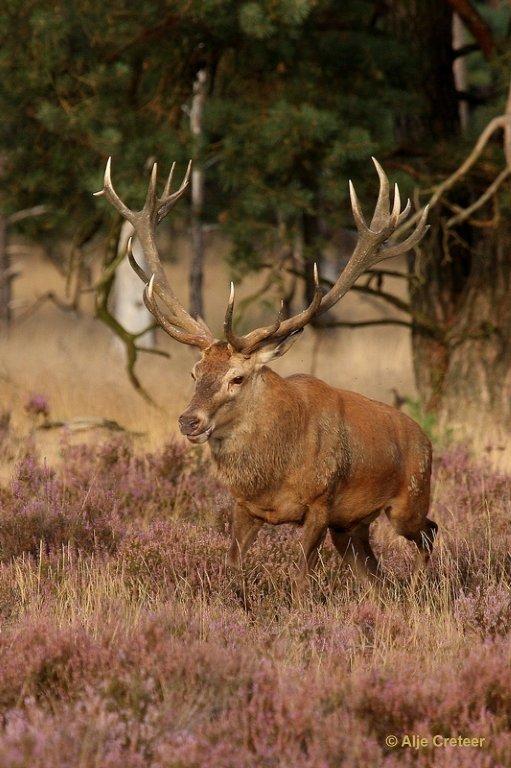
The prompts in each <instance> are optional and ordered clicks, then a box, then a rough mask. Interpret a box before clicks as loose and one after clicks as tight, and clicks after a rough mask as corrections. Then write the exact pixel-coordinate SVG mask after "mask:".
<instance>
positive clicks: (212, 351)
mask: <svg viewBox="0 0 511 768" xmlns="http://www.w3.org/2000/svg"><path fill="white" fill-rule="evenodd" d="M374 164H375V166H376V170H377V172H378V176H379V180H380V189H379V194H378V200H377V203H376V207H375V210H374V214H373V217H372V220H371V223H370V225H369V226H367V224H366V222H365V219H364V216H363V214H362V211H361V208H360V205H359V202H358V199H357V196H356V194H355V190H354V188H353V185H352V184H351V182H350V194H351V205H352V210H353V216H354V219H355V224H356V227H357V230H358V235H359V236H358V242H357V244H356V246H355V248H354V250H353V254H352V256H351V258H350V260H349V262H348V264H347V265H346V267H345V269H344V270H343V271H342V273H341V274H340V276H339V277H338V279H337V281H336V282H335V284H334V285H333V286H332V287H331V288H330V290H329V291H328V292H327V293H325V294H323V292H322V290H321V288H320V286H319V280H318V274H317V269H316V268H315V270H314V271H315V293H314V297H313V299H312V301H311V303H310V305H309V306H308V307H307V308H306V309H304V310H303V311H302V312H299V313H298V314H297V315H295V316H294V317H290V318H287V319H284V317H283V316H282V313H280V314H279V316H278V317H277V318H276V320H275V322H273V323H271V324H270V325H268V326H266V327H264V328H258V329H257V330H254V331H251V332H250V333H247V334H246V335H245V336H238V335H237V334H236V333H235V332H234V330H233V327H232V317H233V309H234V287H233V285H232V284H231V293H230V297H229V302H228V305H227V311H226V315H225V323H224V331H225V339H226V340H225V341H218V340H216V339H215V338H214V336H213V334H212V333H211V331H210V330H209V328H208V327H207V325H206V324H205V323H204V322H203V321H202V320H200V319H199V320H195V319H194V318H192V317H191V316H190V315H189V314H188V312H186V310H185V309H184V307H183V306H182V305H181V304H180V302H179V301H178V299H177V298H176V296H175V294H174V292H173V290H172V288H171V286H170V284H169V282H168V280H167V278H166V276H165V273H164V270H163V268H162V265H161V262H160V258H159V255H158V249H157V245H156V227H157V226H158V224H159V223H160V221H161V220H162V219H163V218H164V217H165V216H166V215H167V213H168V212H169V211H170V209H171V208H172V207H173V206H174V204H175V203H176V202H177V200H178V199H179V198H180V197H181V196H182V195H183V193H184V192H185V190H186V188H187V186H188V181H189V173H190V167H188V171H187V173H186V176H185V178H184V180H183V182H182V184H181V186H180V187H179V189H177V191H175V192H171V179H172V171H171V173H170V176H169V179H168V181H167V184H166V186H165V189H164V191H163V194H162V195H161V197H158V195H157V191H156V183H157V172H156V165H154V166H153V170H152V173H151V180H150V183H149V188H148V191H147V197H146V200H145V204H144V207H143V208H142V210H141V211H132V210H130V209H129V208H127V206H126V205H125V204H124V203H123V202H122V200H121V199H120V198H119V197H118V195H117V193H116V192H115V190H114V187H113V186H112V181H111V176H110V160H109V161H108V163H107V166H106V171H105V177H104V184H103V189H102V190H101V191H100V192H98V193H96V194H99V195H104V196H105V197H106V198H107V200H108V201H109V202H110V203H111V204H112V205H113V206H114V208H116V210H117V211H118V212H119V213H120V214H121V215H122V216H124V217H125V218H126V219H127V220H128V221H129V222H131V224H132V225H133V227H134V230H135V234H136V236H137V237H138V240H139V242H140V245H141V246H142V249H143V253H144V255H145V258H146V261H147V263H148V265H149V267H150V270H151V273H152V275H151V277H150V278H149V277H148V276H147V275H146V274H145V273H144V272H143V271H142V270H141V268H140V267H139V266H138V264H137V263H136V262H135V260H134V259H133V256H132V254H131V253H130V262H131V265H132V267H133V269H134V270H135V271H136V272H137V274H138V275H139V277H140V278H141V279H142V280H143V281H144V282H145V290H144V301H145V304H146V306H147V308H148V309H149V310H150V312H152V314H153V315H154V317H155V318H156V320H157V321H158V323H159V324H160V325H161V327H162V328H163V329H164V330H165V331H166V332H167V333H168V334H169V335H170V336H172V338H173V339H176V341H180V342H182V343H183V344H190V345H192V346H195V347H198V348H199V349H200V350H201V357H200V360H199V361H198V362H197V363H196V365H195V366H194V368H193V370H192V377H193V379H194V380H195V394H194V396H193V398H192V400H191V402H190V404H189V405H188V407H187V408H186V410H185V411H184V412H183V413H182V415H181V416H180V418H179V426H180V429H181V432H182V433H183V435H186V437H187V438H188V440H189V441H190V442H191V443H205V442H209V446H210V449H211V454H212V457H213V460H214V463H215V464H216V467H217V470H218V472H219V475H220V477H221V478H222V479H223V480H224V481H225V483H226V484H227V486H228V487H229V489H230V491H231V493H232V495H233V497H234V500H235V508H234V512H233V524H232V544H231V548H230V552H229V561H230V563H232V564H233V565H234V564H239V563H240V562H241V560H242V558H243V556H244V555H245V553H246V551H247V549H248V548H249V546H250V545H251V544H252V542H253V541H254V540H255V538H256V536H257V534H258V531H259V530H260V528H261V526H262V524H263V523H271V524H272V525H279V524H281V523H295V524H299V525H301V526H302V528H303V538H302V549H303V565H302V582H303V580H304V579H305V577H306V576H307V575H308V573H309V572H310V570H311V569H312V568H313V567H314V565H315V563H316V561H317V557H318V548H319V546H320V545H321V543H322V542H323V539H324V538H325V535H326V532H327V531H330V535H331V537H332V541H333V543H334V545H335V547H336V548H337V550H338V551H339V553H340V554H341V556H342V557H343V558H345V559H346V560H348V562H350V564H351V565H352V567H353V568H354V569H355V570H356V571H358V573H360V574H362V575H364V576H374V575H376V573H377V570H378V563H377V560H376V558H375V555H374V553H373V551H372V549H371V545H370V543H369V526H370V524H371V523H372V521H373V520H375V519H376V517H377V516H378V515H379V514H380V513H381V512H382V511H384V512H385V513H386V515H387V516H388V518H389V520H390V522H391V524H392V525H393V527H394V529H395V530H396V531H397V533H399V534H401V535H402V536H404V537H405V538H407V539H409V540H410V541H413V542H414V543H415V544H416V546H417V549H418V562H419V563H421V564H425V563H427V561H428V558H429V554H430V552H431V548H432V545H433V540H434V536H435V533H436V530H437V525H436V524H435V523H434V522H433V521H432V520H430V519H428V517H427V513H428V507H429V494H430V475H431V445H430V441H429V440H428V438H427V436H426V435H425V434H424V432H423V431H422V429H421V428H420V427H419V426H418V425H417V424H416V423H415V422H414V421H412V420H411V419H410V418H408V416H406V415H405V414H403V413H401V412H400V411H398V410H396V409H395V408H392V407H390V406H388V405H384V404H383V403H379V402H376V401H374V400H369V399H368V398H366V397H363V396H362V395H359V394H356V393H354V392H347V391H343V390H340V389H335V388H334V387H330V386H329V385H328V384H325V383H324V382H322V381H320V380H318V379H316V378H314V377H312V376H307V375H305V374H295V375H293V376H289V377H287V378H282V377H281V376H279V375H278V374H277V373H275V372H274V371H273V370H271V369H270V368H268V367H267V363H269V362H270V361H271V360H273V359H274V358H276V357H280V356H281V355H283V354H284V353H285V352H287V350H288V349H289V348H290V347H291V345H292V344H293V343H294V342H295V341H296V339H297V338H298V336H299V334H300V333H301V332H302V330H303V328H304V327H305V326H306V325H307V323H309V322H310V321H311V320H312V318H313V317H315V316H318V315H320V314H322V313H323V312H326V311H327V310H328V309H330V308H331V307H333V305H334V304H335V303H336V302H338V301H339V299H341V298H342V296H344V294H345V293H346V292H347V291H348V290H349V289H350V288H351V286H352V285H353V284H354V282H355V281H356V280H357V278H358V277H359V276H360V275H361V274H362V273H363V272H364V271H365V270H367V269H368V268H370V267H372V266H373V265H374V264H376V263H377V262H379V261H381V260H382V259H387V258H389V257H391V256H397V255H398V254H403V253H405V252H406V251H408V250H409V249H410V248H413V247H414V246H415V245H417V244H418V243H419V242H420V240H421V239H422V237H423V235H424V233H425V231H426V229H427V225H426V215H427V211H424V214H423V215H422V217H421V219H420V221H419V222H418V224H417V226H416V228H415V229H414V231H413V232H412V234H410V235H409V237H408V238H407V239H405V240H404V241H402V242H399V243H395V244H392V243H390V244H389V243H388V242H387V241H388V240H389V238H390V237H391V235H392V234H393V233H394V232H395V230H396V228H397V227H398V226H399V224H401V222H403V221H404V219H405V218H406V217H407V216H408V214H409V211H410V203H409V202H408V203H407V205H406V207H405V208H404V210H401V201H400V197H399V190H398V188H397V185H396V186H395V191H394V198H393V205H392V207H391V205H390V196H389V182H388V179H387V176H386V175H385V173H384V171H383V169H382V168H381V166H380V165H379V164H378V162H377V161H376V160H374ZM172 170H173V168H172ZM163 307H164V308H165V309H163Z"/></svg>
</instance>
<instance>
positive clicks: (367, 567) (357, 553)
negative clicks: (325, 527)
mask: <svg viewBox="0 0 511 768" xmlns="http://www.w3.org/2000/svg"><path fill="white" fill-rule="evenodd" d="M330 536H331V537H332V542H333V544H334V546H335V548H336V549H337V551H338V552H339V554H340V556H341V557H342V560H343V563H345V564H346V565H348V566H349V567H350V568H351V570H352V572H353V573H354V574H355V576H356V577H357V578H359V579H361V581H363V582H365V583H366V584H374V583H375V582H376V581H377V579H378V577H379V573H380V570H379V563H378V560H377V558H376V555H375V554H374V552H373V549H372V547H371V542H370V540H369V525H360V526H358V528H357V529H356V530H355V531H350V532H348V531H345V530H343V529H340V528H334V527H330Z"/></svg>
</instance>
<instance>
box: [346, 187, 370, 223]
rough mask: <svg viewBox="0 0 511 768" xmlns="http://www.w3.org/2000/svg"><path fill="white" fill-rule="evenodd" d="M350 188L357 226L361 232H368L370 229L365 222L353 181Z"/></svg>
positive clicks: (352, 208)
mask: <svg viewBox="0 0 511 768" xmlns="http://www.w3.org/2000/svg"><path fill="white" fill-rule="evenodd" d="M348 186H349V190H350V200H351V210H352V213H353V218H354V219H355V225H356V227H357V229H358V231H359V232H368V230H369V228H368V226H367V224H366V222H365V219H364V214H363V213H362V209H361V207H360V203H359V201H358V197H357V193H356V192H355V187H354V185H353V182H352V181H351V179H350V180H349V181H348Z"/></svg>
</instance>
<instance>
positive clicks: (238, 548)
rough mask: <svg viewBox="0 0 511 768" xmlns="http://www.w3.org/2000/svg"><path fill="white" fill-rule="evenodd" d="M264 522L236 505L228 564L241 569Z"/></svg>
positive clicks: (240, 505)
mask: <svg viewBox="0 0 511 768" xmlns="http://www.w3.org/2000/svg"><path fill="white" fill-rule="evenodd" d="M262 524H263V523H262V520H258V519H257V518H256V517H252V515H251V514H250V513H249V512H248V510H247V509H246V508H245V507H244V506H243V505H242V504H236V506H235V508H234V511H233V514H232V533H231V546H230V549H229V553H228V555H227V563H228V565H230V566H232V567H235V568H236V567H239V566H241V564H242V562H243V558H244V556H245V554H246V553H247V551H248V549H249V547H250V546H251V545H252V544H253V543H254V541H255V540H256V538H257V534H258V533H259V531H260V530H261V526H262Z"/></svg>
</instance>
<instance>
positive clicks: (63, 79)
mask: <svg viewBox="0 0 511 768" xmlns="http://www.w3.org/2000/svg"><path fill="white" fill-rule="evenodd" d="M371 8H372V3H370V2H359V1H358V0H357V1H355V0H348V2H346V3H344V4H343V7H342V8H341V7H340V6H339V5H338V4H337V3H333V2H325V1H322V2H312V0H279V2H274V1H273V0H272V2H270V0H260V1H259V2H256V1H255V0H253V1H252V2H244V3H241V4H240V3H235V2H233V1H232V0H209V1H208V2H191V3H190V2H184V0H183V1H182V2H173V3H169V2H166V1H165V0H143V2H142V3H140V4H137V6H136V7H135V6H132V5H131V4H129V3H127V2H126V0H113V2H110V3H108V4H105V3H103V2H100V0H76V1H75V2H73V3H72V4H69V3H67V2H64V0H57V2H55V3H52V4H51V6H50V4H44V3H43V4H41V3H38V2H36V1H35V0H32V2H25V1H24V2H21V0H8V2H7V3H6V4H5V5H4V7H3V10H2V11H1V16H0V41H1V43H2V45H1V50H0V79H1V82H2V89H1V92H0V109H1V112H2V115H3V119H2V123H1V128H0V131H1V133H0V146H1V151H2V161H3V162H2V164H3V168H2V177H3V184H2V206H3V207H4V209H5V210H6V211H11V210H15V209H18V208H20V207H25V206H28V205H33V204H39V203H44V204H46V205H47V206H48V209H49V210H50V212H51V213H50V215H49V216H46V217H44V219H40V220H38V221H37V222H35V223H32V224H31V226H34V227H39V228H41V227H42V228H49V229H50V232H49V234H50V235H52V234H53V235H55V236H60V235H62V234H66V233H67V234H69V232H70V231H75V230H76V228H77V226H78V224H79V225H80V226H81V227H84V228H85V229H86V228H87V227H88V226H89V225H90V223H91V222H93V221H94V220H95V219H96V218H97V217H98V216H101V217H103V218H106V219H108V218H109V217H110V216H111V212H110V211H109V210H108V208H107V206H106V205H105V204H104V203H103V202H102V201H97V200H95V199H93V198H92V197H91V192H93V191H94V190H95V189H97V188H99V186H100V184H101V174H102V169H103V167H104V162H105V160H106V157H107V156H108V155H110V154H111V155H113V157H114V161H113V169H114V174H115V180H116V183H117V185H118V187H119V190H120V192H121V193H122V194H124V195H126V196H127V198H128V200H129V201H130V202H131V203H133V204H135V203H136V201H139V200H140V199H141V197H142V195H143V190H144V186H145V179H144V173H143V169H144V167H145V166H146V165H147V161H148V160H149V159H150V158H153V157H157V158H158V160H159V161H160V164H161V166H162V167H165V166H167V165H168V164H169V163H170V162H171V161H172V160H173V159H177V160H178V161H180V162H184V160H185V159H186V158H187V157H188V155H189V154H190V153H191V146H192V144H191V138H190V131H189V126H188V116H187V114H186V105H187V104H188V105H189V103H190V97H191V90H192V84H193V80H194V77H195V72H196V71H197V69H198V68H199V67H200V66H207V67H208V68H209V69H210V72H211V75H212V93H211V96H210V99H209V101H208V105H207V112H206V129H207V132H206V137H205V141H204V144H203V147H202V153H203V159H204V160H205V161H206V162H207V163H208V195H207V204H208V210H207V212H206V215H207V217H208V218H209V219H210V220H211V219H213V220H214V219H216V218H218V217H219V218H220V221H221V222H222V223H223V225H224V226H225V228H226V230H227V231H228V232H229V233H230V234H231V235H232V236H233V238H234V240H235V243H236V245H237V250H236V254H235V258H236V259H241V260H242V261H246V262H247V263H251V260H252V262H253V260H254V257H255V256H256V255H257V252H259V251H260V249H261V247H266V246H267V244H268V242H271V240H272V238H274V234H275V233H274V229H275V223H276V221H277V218H279V219H280V220H281V221H282V220H283V221H284V222H289V223H292V222H293V221H294V220H295V219H296V218H297V217H298V216H301V215H302V214H303V212H306V213H307V212H309V213H311V214H314V213H315V212H316V211H318V210H319V209H320V208H321V209H322V210H323V214H324V215H325V216H326V217H327V218H329V217H330V218H332V219H333V220H334V221H341V220H344V217H345V215H346V205H345V204H344V203H345V202H346V187H347V183H346V182H347V178H348V176H349V175H352V176H354V177H355V178H356V177H357V176H358V175H359V173H360V171H361V170H363V171H364V175H365V173H366V163H367V158H368V155H369V154H370V153H371V152H373V151H379V152H382V151H385V149H386V148H390V147H391V146H392V125H393V118H392V114H393V110H394V109H395V106H396V104H399V103H401V102H402V99H403V98H405V94H404V93H400V92H399V87H398V86H397V85H396V83H398V82H399V81H400V77H399V72H400V69H401V67H402V65H403V63H404V55H403V53H402V52H401V53H399V52H398V51H397V50H396V46H389V45H388V44H387V43H388V39H387V37H386V35H385V34H384V33H383V32H382V30H381V29H376V28H374V27H372V26H370V25H369V23H368V22H369V19H370V18H371ZM389 84H390V85H389ZM393 84H394V85H393ZM183 107H185V109H183ZM372 181H373V180H371V183H372Z"/></svg>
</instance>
